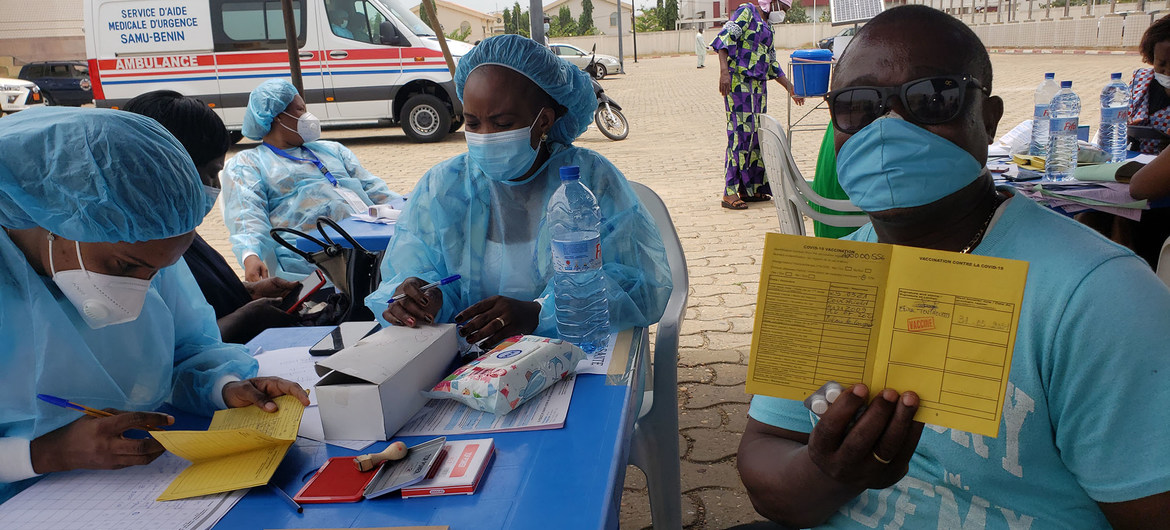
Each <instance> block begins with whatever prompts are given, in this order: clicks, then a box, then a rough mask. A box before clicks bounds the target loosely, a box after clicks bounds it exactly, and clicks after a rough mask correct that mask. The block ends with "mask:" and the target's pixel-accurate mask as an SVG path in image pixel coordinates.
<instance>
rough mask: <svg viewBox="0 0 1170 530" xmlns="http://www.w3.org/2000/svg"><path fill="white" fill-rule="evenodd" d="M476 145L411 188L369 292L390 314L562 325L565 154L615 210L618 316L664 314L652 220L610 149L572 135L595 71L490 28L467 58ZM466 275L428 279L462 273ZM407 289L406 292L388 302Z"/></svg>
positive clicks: (612, 260)
mask: <svg viewBox="0 0 1170 530" xmlns="http://www.w3.org/2000/svg"><path fill="white" fill-rule="evenodd" d="M455 87H456V93H457V94H458V96H459V97H460V98H461V99H462V100H463V112H464V117H465V118H466V122H465V129H466V132H465V135H466V137H467V149H468V152H467V153H464V154H461V155H459V156H456V157H454V158H451V159H448V160H446V161H444V162H442V163H440V164H438V165H437V166H435V167H433V168H431V169H430V170H429V171H427V173H426V174H425V175H424V176H423V178H422V180H421V181H420V182H419V183H418V185H417V187H415V189H414V191H413V192H412V193H411V199H410V202H409V203H408V204H407V206H406V209H405V211H404V212H403V213H402V216H401V217H399V219H398V225H397V227H396V232H395V234H394V238H393V239H392V240H391V242H390V245H389V248H388V250H387V253H386V257H385V259H384V260H383V262H382V269H381V272H382V278H383V280H382V285H381V286H380V287H379V289H378V290H377V291H375V292H374V293H373V294H371V295H370V296H369V297H367V298H366V305H367V306H368V307H369V308H370V309H371V310H372V311H373V312H374V314H375V315H379V319H380V320H381V321H382V323H383V324H394V325H406V326H410V327H414V326H416V325H419V324H421V323H429V322H459V323H465V324H464V325H463V326H462V327H461V330H460V333H461V334H462V335H463V336H464V337H465V338H466V339H467V341H468V342H470V343H475V342H478V341H480V340H483V339H487V342H486V344H488V345H491V344H494V343H495V342H497V341H499V340H502V339H504V338H506V337H508V336H511V335H515V334H521V333H536V334H540V335H545V336H556V318H555V306H554V303H553V296H552V289H553V284H552V281H551V279H552V274H553V270H552V260H551V257H550V252H551V242H550V239H549V230H548V227H547V226H546V225H545V222H544V218H545V207H546V206H547V204H548V201H549V198H550V197H551V196H552V194H553V192H555V191H556V190H557V188H559V187H560V185H561V181H560V177H559V170H560V168H561V167H562V166H579V167H580V168H581V182H582V183H583V184H584V185H585V186H587V187H589V189H590V190H592V191H593V193H594V195H596V197H597V200H598V203H599V204H600V206H601V212H602V216H603V218H604V219H603V221H602V227H601V254H602V259H603V261H604V265H603V269H602V271H603V274H604V276H605V283H606V294H607V296H608V298H609V314H610V323H611V326H612V327H613V329H624V328H628V327H631V326H646V325H649V324H652V323H654V322H657V321H658V319H659V318H660V317H661V316H662V312H663V310H664V309H665V307H666V300H667V298H669V296H670V291H671V281H670V268H669V265H667V261H666V255H665V250H664V248H663V245H662V240H661V238H660V237H659V235H658V229H657V227H656V225H655V224H654V220H653V219H652V218H651V217H650V214H649V213H648V212H647V211H646V208H645V207H644V206H643V205H642V203H641V202H639V200H638V197H637V196H636V195H635V194H634V191H633V189H632V188H631V187H630V185H629V183H628V182H627V181H626V178H625V177H624V176H622V173H621V171H618V169H617V168H616V167H614V165H613V164H611V163H610V162H609V161H608V160H606V159H605V157H603V156H601V155H599V154H597V153H595V152H593V151H590V150H588V149H582V148H580V147H575V146H573V145H572V141H573V140H574V139H575V138H577V137H578V136H579V135H580V134H581V133H582V132H584V131H585V128H586V127H587V126H588V124H589V122H590V121H591V120H592V119H593V111H594V110H595V109H596V108H597V99H596V96H595V95H594V93H593V88H592V84H591V83H590V80H589V77H588V76H587V75H586V74H585V73H584V72H582V71H580V69H578V68H577V67H575V66H573V65H571V64H569V63H568V62H566V61H564V60H563V59H560V58H558V57H557V56H556V55H554V54H553V53H552V52H551V51H549V50H548V49H547V48H545V47H543V46H540V45H539V44H537V43H536V42H534V41H532V40H531V39H527V38H523V37H520V36H518V35H503V36H498V37H492V38H490V39H487V40H484V41H483V42H482V43H480V44H479V45H478V46H476V47H475V49H473V50H472V51H471V52H470V53H468V54H467V55H465V56H464V57H463V59H462V60H461V61H459V66H458V68H457V69H456V71H455ZM454 274H459V275H460V276H462V279H460V280H459V281H457V282H453V283H450V284H448V285H445V286H442V287H438V288H433V289H428V290H426V291H425V292H424V291H422V290H421V289H420V287H422V286H423V285H425V284H427V283H429V282H433V281H436V280H439V279H442V278H445V277H448V276H450V275H454ZM396 294H405V295H406V298H405V299H403V300H400V301H397V302H394V303H389V301H390V298H391V297H392V296H394V295H396Z"/></svg>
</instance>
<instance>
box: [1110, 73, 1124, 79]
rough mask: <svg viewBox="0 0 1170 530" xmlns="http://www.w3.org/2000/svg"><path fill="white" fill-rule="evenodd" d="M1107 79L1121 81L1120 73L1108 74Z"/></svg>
mask: <svg viewBox="0 0 1170 530" xmlns="http://www.w3.org/2000/svg"><path fill="white" fill-rule="evenodd" d="M1109 78H1110V79H1121V72H1113V73H1112V74H1109Z"/></svg>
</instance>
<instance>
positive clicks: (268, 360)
mask: <svg viewBox="0 0 1170 530" xmlns="http://www.w3.org/2000/svg"><path fill="white" fill-rule="evenodd" d="M252 357H254V358H255V359H256V362H258V363H260V371H259V372H257V375H261V376H275V377H283V378H285V379H288V380H289V381H292V382H294V383H296V384H298V385H301V388H313V387H314V386H316V384H317V381H320V380H321V376H319V375H317V368H316V364H317V361H316V360H315V359H313V356H312V355H309V348H307V347H303V348H282V349H279V350H260V352H259V353H257V354H256V355H253V356H252ZM316 405H317V393H316V392H309V406H310V407H314V406H316Z"/></svg>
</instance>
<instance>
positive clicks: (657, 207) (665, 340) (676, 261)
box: [630, 181, 690, 414]
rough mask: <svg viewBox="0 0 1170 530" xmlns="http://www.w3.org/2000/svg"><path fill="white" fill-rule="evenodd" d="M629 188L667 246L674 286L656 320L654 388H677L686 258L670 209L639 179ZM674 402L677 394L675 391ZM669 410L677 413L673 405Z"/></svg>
mask: <svg viewBox="0 0 1170 530" xmlns="http://www.w3.org/2000/svg"><path fill="white" fill-rule="evenodd" d="M630 187H632V188H633V189H634V193H635V194H637V195H638V199H639V200H641V201H642V204H643V205H644V206H645V207H646V210H647V211H649V212H650V216H651V217H652V218H653V219H654V223H655V224H656V225H658V233H659V235H660V236H661V237H662V244H663V246H665V247H666V261H667V263H669V264H670V279H671V282H672V283H673V284H674V288H673V290H672V291H671V293H670V298H669V299H667V301H666V310H665V311H664V312H663V313H662V319H661V320H659V321H658V332H657V335H656V336H655V341H654V388H655V389H664V390H674V391H676V392H677V389H678V335H679V328H680V326H681V325H682V320H683V315H685V314H686V310H687V293H688V291H689V290H690V286H689V285H688V276H687V258H686V256H685V255H684V254H683V249H682V241H680V240H679V238H678V232H677V231H676V230H675V228H674V222H673V221H671V219H670V212H668V211H667V210H666V204H665V203H663V202H662V199H661V198H660V197H659V196H658V194H657V193H654V190H652V189H650V188H648V187H646V185H645V184H641V183H639V182H633V181H631V182H630ZM676 403H677V394H676ZM669 406H671V407H672V413H675V414H677V409H676V408H673V407H676V406H677V405H676V404H671V405H669Z"/></svg>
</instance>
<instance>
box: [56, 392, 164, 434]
mask: <svg viewBox="0 0 1170 530" xmlns="http://www.w3.org/2000/svg"><path fill="white" fill-rule="evenodd" d="M37 399H40V400H41V401H44V402H45V403H49V404H52V405H56V406H58V407H61V408H66V409H73V410H79V411H81V412H84V413H85V415H86V416H92V417H94V418H108V417H110V416H113V415H114V413H112V412H107V411H104V410H98V409H95V408H91V407H87V406H85V405H81V404H78V403H74V402H72V401H69V400H67V399H62V398H59V397H57V396H50V395H48V394H37ZM145 429H146V430H148V431H164V430H166V429H163V428H162V427H145Z"/></svg>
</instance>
